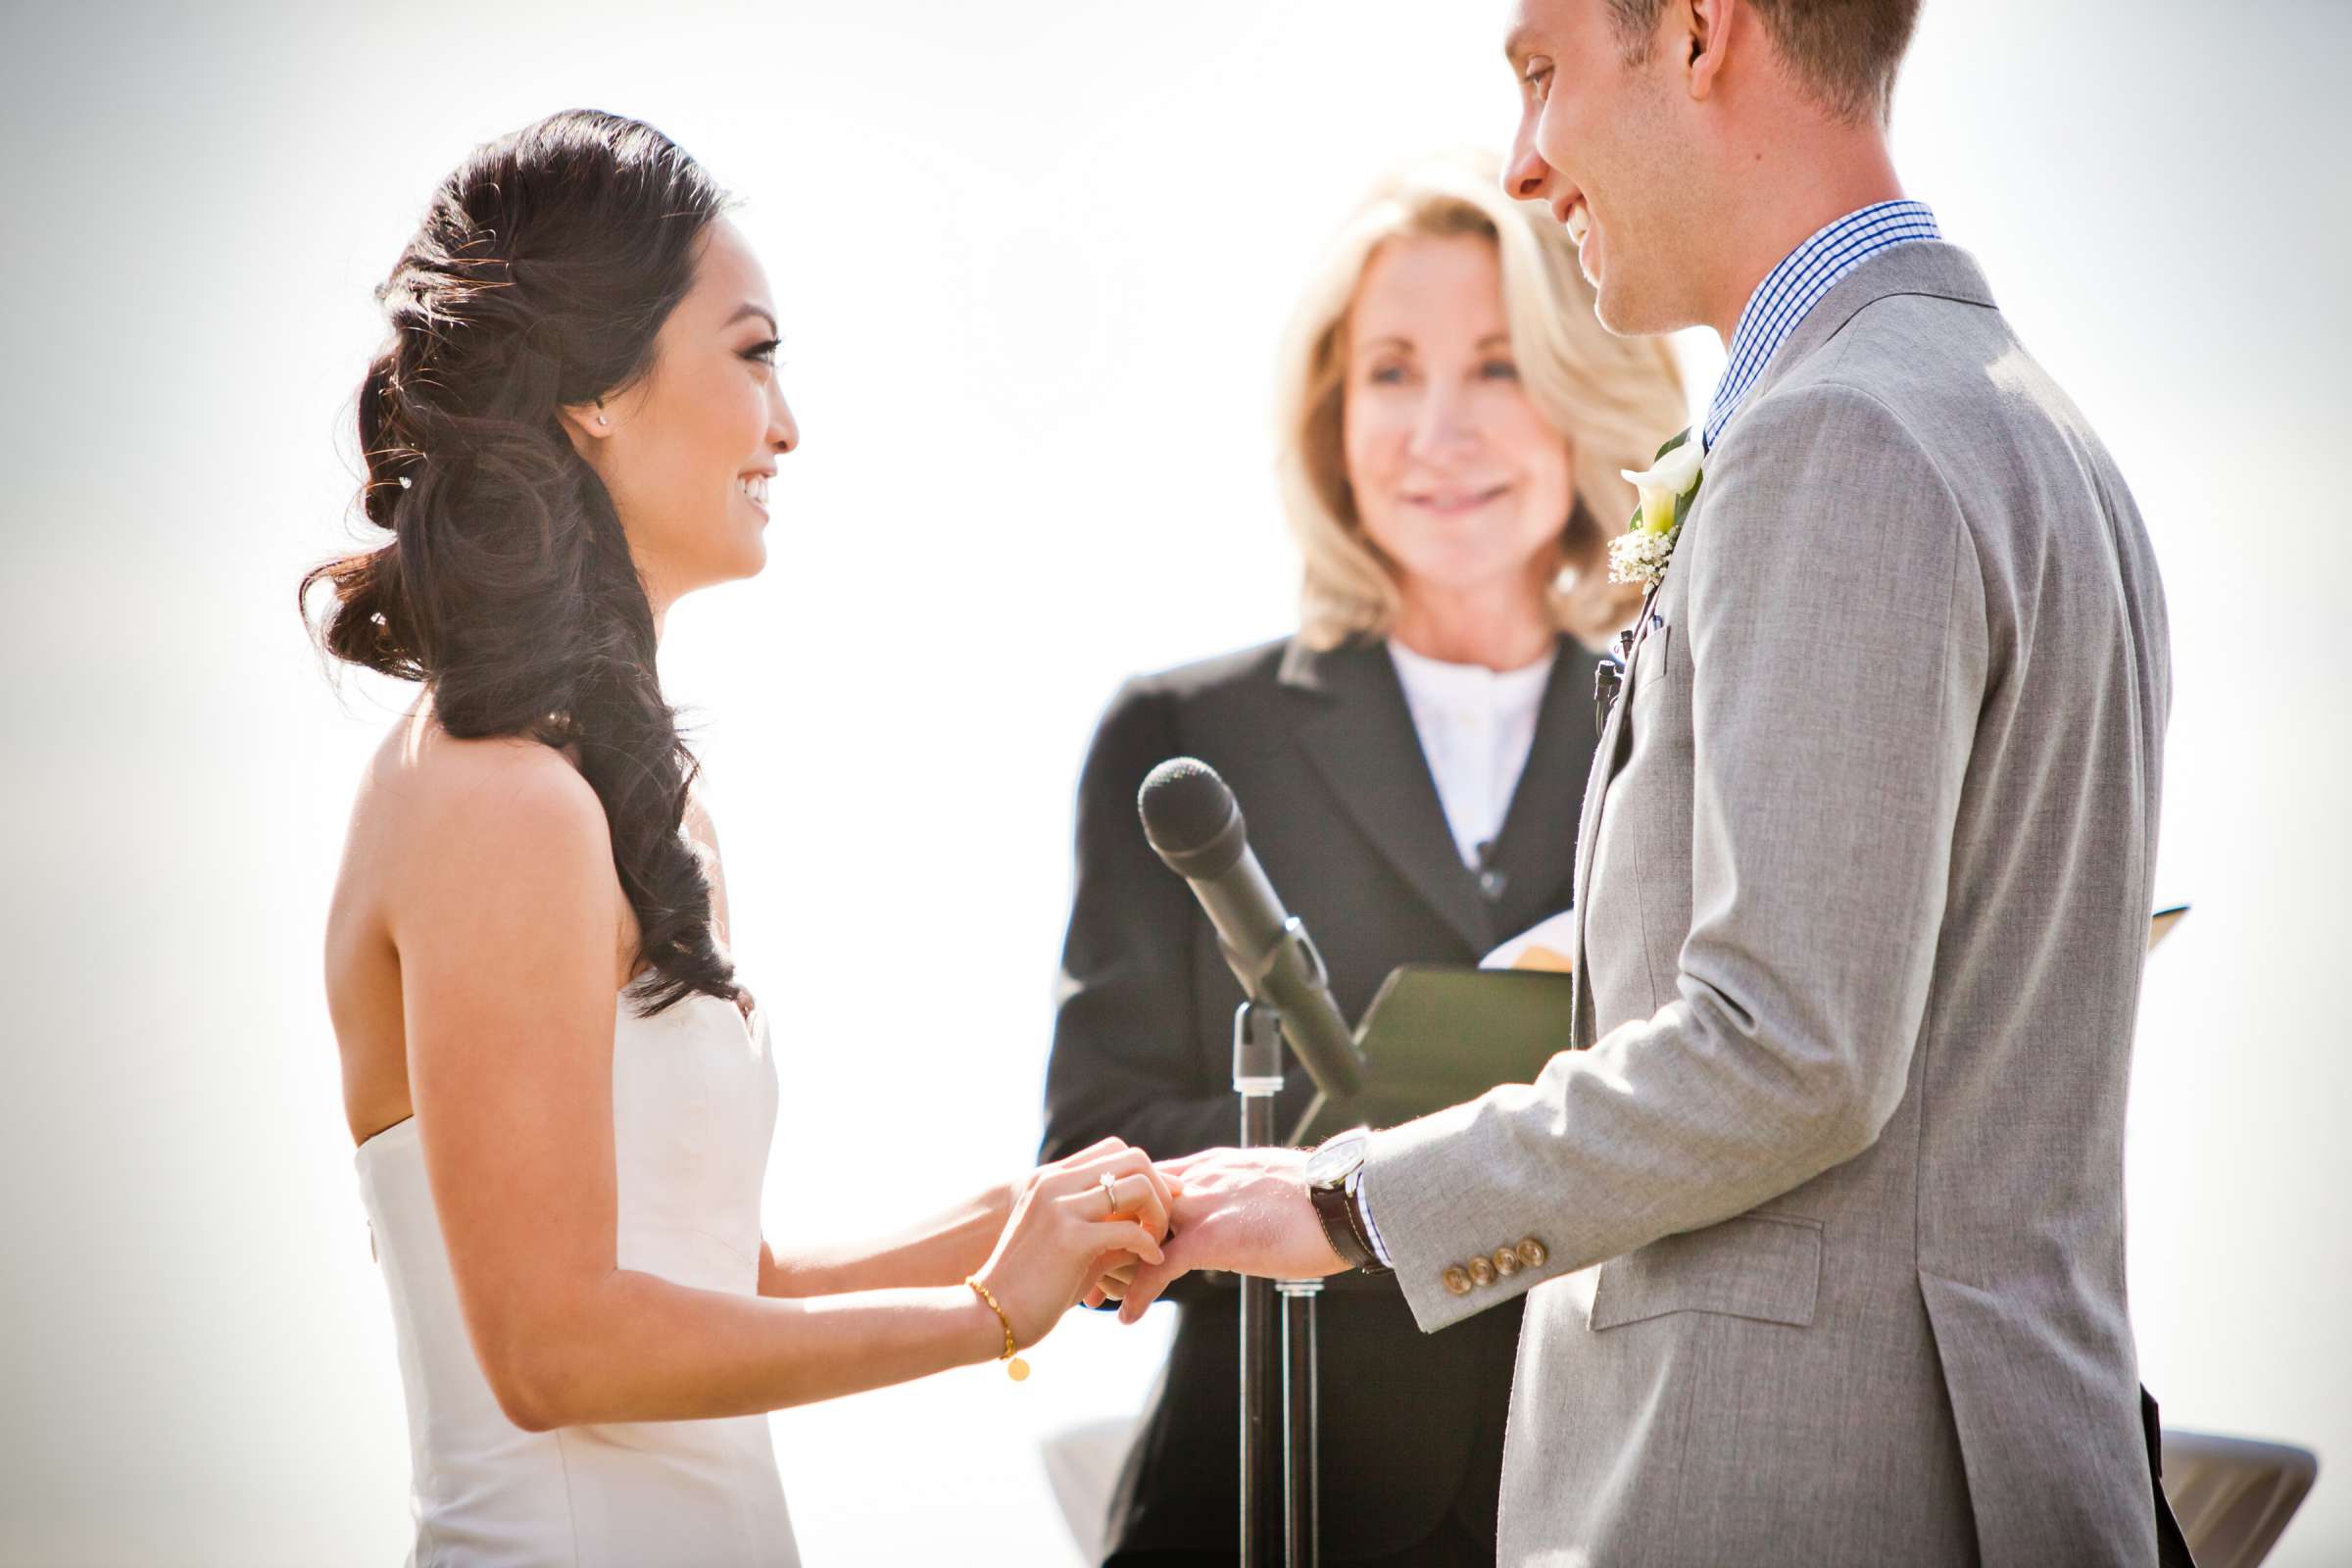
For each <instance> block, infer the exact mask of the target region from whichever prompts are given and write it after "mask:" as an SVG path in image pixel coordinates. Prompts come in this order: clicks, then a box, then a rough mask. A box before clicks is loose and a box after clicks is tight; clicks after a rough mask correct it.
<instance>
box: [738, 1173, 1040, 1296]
mask: <svg viewBox="0 0 2352 1568" xmlns="http://www.w3.org/2000/svg"><path fill="white" fill-rule="evenodd" d="M1017 1192H1018V1184H1016V1183H1013V1182H1005V1183H1003V1184H1001V1185H999V1186H996V1187H991V1188H989V1189H988V1190H987V1191H986V1192H981V1193H975V1194H973V1195H972V1196H971V1197H970V1198H967V1199H965V1200H964V1201H962V1202H960V1203H957V1204H956V1206H955V1207H953V1208H949V1209H944V1210H942V1211H941V1212H939V1213H937V1214H934V1215H932V1216H931V1217H930V1218H929V1219H926V1220H923V1221H922V1222H921V1223H919V1224H916V1225H911V1226H908V1227H907V1229H905V1230H903V1231H900V1232H898V1233H896V1234H895V1235H891V1236H887V1237H883V1238H881V1239H879V1240H876V1241H867V1242H836V1243H818V1244H801V1245H796V1246H794V1247H792V1248H791V1249H789V1250H779V1249H778V1248H777V1247H776V1245H775V1244H774V1243H772V1242H771V1243H766V1244H763V1245H762V1246H761V1248H760V1295H761V1296H777V1297H810V1296H836V1295H839V1294H841V1293H842V1292H845V1291H881V1290H893V1289H903V1288H909V1287H920V1286H927V1285H953V1286H955V1287H956V1288H957V1289H958V1290H961V1289H963V1288H964V1287H963V1280H964V1277H965V1276H966V1275H969V1274H974V1273H977V1272H978V1271H979V1268H980V1265H981V1264H983V1263H985V1262H987V1261H988V1254H989V1251H990V1250H991V1249H993V1248H994V1247H995V1246H996V1245H997V1238H998V1237H999V1236H1001V1235H1003V1234H1004V1231H1005V1219H1006V1217H1007V1216H1009V1215H1010V1214H1011V1213H1012V1203H1013V1198H1014V1196H1015V1195H1016V1193H1017Z"/></svg>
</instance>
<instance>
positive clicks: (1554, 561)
mask: <svg viewBox="0 0 2352 1568" xmlns="http://www.w3.org/2000/svg"><path fill="white" fill-rule="evenodd" d="M1277 403H1278V409H1279V412H1280V425H1279V430H1280V436H1281V442H1282V450H1281V453H1280V472H1281V479H1282V494H1283V502H1284V509H1285V511H1286V513H1287V515H1288V519H1289V522H1290V525H1291V528H1292V530H1293V532H1294V534H1295V535H1296V537H1297V540H1298V544H1299V553H1300V556H1301V558H1302V560H1303V564H1304V576H1303V585H1302V593H1301V615H1300V625H1299V631H1298V633H1297V634H1296V635H1295V636H1292V637H1288V638H1285V639H1283V640H1281V641H1278V642H1274V643H1271V644H1268V645H1265V646H1263V647H1258V648H1252V649H1249V650H1245V651H1243V652H1240V653H1236V654H1231V655H1228V656H1225V657H1223V658H1218V659H1212V660H1208V661H1206V662H1201V663H1196V664H1190V665H1187V666H1185V667H1182V668H1179V669H1174V670H1170V671H1166V672H1164V673H1161V674H1156V675H1149V676H1143V677H1139V678H1137V679H1134V680H1131V681H1129V682H1128V683H1127V684H1126V685H1125V686H1124V688H1122V689H1121V690H1120V692H1119V693H1118V695H1117V696H1116V697H1115V698H1114V699H1113V701H1112V703H1111V705H1110V708H1109V711H1107V713H1106V714H1105V715H1104V717H1103V721H1102V725H1101V728H1100V730H1099V731H1098V732H1097V734H1096V736H1095V740H1094V745H1093V748H1092V750H1091V752H1090V754H1089V756H1088V759H1087V761H1086V765H1085V769H1084V772H1083V774H1082V777H1081V780H1080V784H1079V792H1078V806H1077V868H1076V881H1075V893H1074V907H1073V908H1072V910H1071V914H1070V924H1069V933H1068V938H1067V942H1066V945H1065V947H1064V951H1063V956H1062V978H1061V986H1060V992H1059V1005H1058V1010H1057V1014H1056V1018H1055V1025H1054V1047H1053V1056H1052V1062H1051V1065H1050V1067H1049V1070H1048V1076H1047V1088H1046V1135H1045V1146H1044V1147H1045V1156H1046V1157H1047V1158H1053V1157H1055V1156H1057V1155H1059V1154H1062V1153H1065V1152H1069V1151H1071V1150H1074V1149H1078V1148H1082V1147H1084V1146H1085V1145H1087V1144H1089V1143H1091V1142H1093V1141H1094V1140H1096V1139H1098V1138H1102V1137H1103V1136H1106V1135H1110V1134H1116V1135H1118V1136H1119V1137H1122V1138H1124V1139H1127V1140H1128V1141H1129V1142H1131V1143H1134V1144H1136V1145H1138V1146H1140V1147H1142V1148H1144V1149H1146V1150H1148V1151H1150V1152H1152V1154H1153V1155H1154V1156H1157V1157H1162V1158H1165V1157H1170V1156H1173V1155H1177V1154H1181V1153H1185V1152H1191V1151H1194V1150H1199V1149H1202V1148H1206V1147H1210V1146H1214V1145H1221V1144H1230V1143H1231V1142H1232V1141H1233V1139H1234V1135H1235V1132H1236V1127H1237V1117H1238V1111H1237V1108H1236V1102H1235V1100H1234V1097H1233V1094H1232V1049H1233V1048H1232V1027H1233V1024H1232V1020H1233V1012H1234V1009H1235V1007H1236V1005H1238V1004H1239V1003H1240V1002H1241V1000H1242V995H1241V991H1240V988H1239V987H1238V986H1237V985H1236V983H1235V981H1234V978H1233V975H1232V973H1231V972H1230V970H1228V969H1227V967H1226V965H1225V962H1224V959H1223V958H1222V957H1221V956H1219V954H1218V951H1217V947H1216V942H1215V938H1214V935H1213V933H1212V931H1211V929H1210V927H1209V925H1208V923H1207V920H1206V919H1205V917H1204V916H1203V915H1202V914H1201V909H1200V907H1199V906H1198V904H1197V903H1196V902H1195V900H1194V898H1193V896H1192V894H1191V892H1190V891H1189V890H1188V889H1187V888H1186V886H1185V885H1184V883H1183V882H1182V881H1180V880H1179V879H1178V878H1176V877H1175V876H1173V875H1171V874H1170V873H1169V871H1168V869H1167V868H1166V867H1165V866H1164V865H1162V864H1161V863H1160V861H1159V860H1158V859H1157V858H1156V857H1155V856H1154V855H1153V854H1152V850H1151V848H1150V847H1149V846H1148V844H1147V843H1146V842H1145V839H1144V835H1143V832H1142V829H1141V827H1140V826H1139V824H1138V820H1137V815H1136V793H1137V790H1138V788H1139V786H1140V785H1141V784H1142V782H1143V778H1144V775H1145V774H1146V773H1147V772H1149V771H1150V770H1151V769H1152V766H1153V765H1154V764H1156V763H1158V762H1160V761H1162V760H1165V759H1167V758H1171V757H1176V756H1181V755H1190V756H1193V757H1198V758H1200V759H1201V760H1204V761H1206V762H1208V763H1209V764H1210V765H1211V766H1213V767H1214V768H1216V769H1217V770H1218V772H1219V773H1221V774H1222V775H1223V776H1224V778H1225V779H1226V780H1227V782H1229V783H1230V784H1231V785H1232V786H1233V789H1234V792H1235V794H1236V796H1237V797H1238V798H1239V800H1240V802H1241V804H1242V809H1243V810H1244V812H1245V814H1246V815H1247V817H1248V820H1249V825H1250V844H1251V846H1252V848H1253V849H1254V850H1255V851H1256V853H1257V855H1258V857H1259V858H1260V859H1261V861H1262V862H1263V863H1264V865H1265V868H1266V871H1267V874H1268V875H1269V877H1270V878H1271V879H1272V881H1273V883H1274V886H1275V887H1276V888H1277V889H1278V890H1279V891H1280V892H1281V894H1282V896H1283V897H1284V899H1285V900H1287V901H1288V903H1289V905H1290V907H1291V908H1292V910H1293V911H1294V912H1296V913H1298V914H1299V915H1300V916H1301V917H1303V918H1304V920H1305V922H1306V924H1307V926H1308V928H1309V929H1310V930H1311V931H1312V932H1313V933H1314V937H1315V941H1316V944H1317V946H1318V947H1319V948H1320V949H1321V951H1322V954H1323V956H1324V958H1325V960H1326V962H1327V964H1328V966H1329V968H1330V973H1331V984H1332V992H1333V995H1334V996H1335V997H1336V998H1337V1000H1338V1002H1339V1005H1340V1006H1341V1007H1342V1009H1343V1010H1344V1011H1346V1013H1347V1014H1348V1018H1349V1020H1350V1021H1354V1020H1356V1019H1358V1018H1360V1017H1361V1015H1362V1013H1363V1010H1364V1008H1365V1006H1366V1005H1368V1004H1369V1003H1370V1001H1371V1000H1372V997H1373V994H1374V992H1375V991H1376V990H1377V989H1378V988H1379V986H1380V984H1381V982H1382V980H1383V979H1385V978H1386V977H1387V975H1388V974H1389V972H1390V971H1391V970H1392V969H1393V968H1395V967H1396V966H1397V965H1398V964H1402V963H1408V962H1440V963H1463V964H1471V963H1476V962H1477V961H1478V959H1479V957H1480V956H1482V955H1483V954H1484V953H1485V952H1487V951H1488V950H1489V949H1490V948H1492V947H1493V946H1494V945H1495V944H1496V943H1497V942H1499V941H1501V940H1502V939H1504V938H1506V937H1508V936H1510V935H1512V934H1513V933H1515V932H1518V931H1520V930H1523V929H1525V928H1526V927H1528V926H1531V925H1533V924H1535V923H1536V922H1537V921H1539V920H1541V919H1543V918H1544V917H1545V916H1548V915H1551V914H1554V913H1557V912H1558V911H1559V910H1560V909H1562V908H1564V907H1566V906H1567V904H1568V903H1569V900H1570V896H1571V895H1570V888H1571V882H1572V878H1573V872H1574V865H1575V856H1576V829H1577V815H1578V811H1577V808H1578V803H1579V801H1580V800H1581V799H1582V796H1583V793H1584V787H1585V777H1586V772H1587V769H1588V767H1589V764H1590V762H1591V760H1592V755H1593V746H1594V743H1595V730H1594V721H1593V677H1594V671H1595V667H1596V664H1597V653H1596V651H1597V650H1599V649H1601V648H1603V647H1605V646H1606V645H1607V644H1608V642H1609V640H1610V639H1611V638H1612V637H1613V636H1614V634H1615V633H1616V632H1617V631H1618V629H1619V628H1620V627H1622V626H1623V625H1624V624H1625V623H1626V622H1627V621H1628V620H1630V619H1631V618H1632V616H1633V614H1634V613H1635V611H1636V609H1637V607H1638V605H1639V590H1638V589H1630V588H1628V587H1626V586H1624V585H1619V584H1611V583H1610V582H1609V581H1608V580H1607V566H1606V538H1607V536H1608V534H1610V533H1611V532H1614V531H1616V530H1618V529H1621V528H1622V527H1623V525H1624V520H1625V518H1626V517H1627V516H1628V515H1630V514H1631V512H1632V510H1633V508H1634V505H1635V497H1634V494H1633V492H1632V490H1631V489H1630V487H1628V486H1627V485H1626V484H1625V482H1624V480H1623V479H1622V478H1621V477H1620V470H1621V469H1627V468H1642V467H1646V466H1648V464H1649V461H1650V459H1651V457H1652V455H1653V453H1654V450H1655V443H1656V440H1657V432H1658V431H1661V430H1672V429H1676V428H1679V427H1680V426H1681V425H1682V424H1684V423H1686V422H1688V421H1687V410H1686V404H1685V398H1684V392H1683V387H1682V384H1681V381H1680V378H1679V376H1678V374H1677V372H1676V368H1675V365H1674V361H1673V358H1672V356H1671V354H1670V352H1669V350H1668V349H1667V347H1666V345H1665V344H1664V342H1663V341H1661V340H1655V339H1638V338H1618V337H1613V336H1611V335H1609V334H1608V333H1607V332H1606V331H1605V330H1604V329H1603V328H1602V327H1601V326H1600V325H1599V323H1598V322H1597V320H1596V319H1594V316H1593V296H1592V291H1591V288H1590V286H1589V285H1588V284H1587V283H1586V282H1585V280H1584V278H1583V276H1582V274H1581V273H1580V271H1579V270H1578V267H1577V261H1576V254H1575V250H1574V247H1573V246H1572V245H1571V243H1570V242H1569V240H1568V238H1567V236H1566V233H1565V231H1564V230H1563V229H1562V228H1561V227H1560V225H1558V224H1556V223H1553V222H1550V221H1547V219H1546V217H1545V215H1544V210H1543V209H1542V208H1540V207H1529V206H1524V205H1522V204H1519V203H1514V202H1512V201H1510V200H1509V199H1507V198H1506V197H1504V196H1503V195H1502V194H1501V188H1500V184H1499V181H1498V179H1497V177H1496V170H1495V167H1494V166H1493V164H1492V163H1482V161H1480V160H1477V159H1462V160H1446V161H1428V162H1422V163H1417V164H1413V165H1410V166H1407V167H1405V168H1402V169H1399V170H1397V171H1396V172H1393V173H1392V174H1391V175H1390V176H1389V177H1388V178H1387V179H1386V180H1384V181H1383V182H1382V183H1381V185H1380V186H1379V187H1378V188H1377V189H1375V190H1374V191H1373V192H1372V193H1371V195H1370V197H1369V199H1368V200H1367V201H1366V202H1365V203H1364V204H1363V205H1362V207H1361V208H1360V209H1359V210H1358V211H1357V212H1356V214H1355V215H1354V216H1353V217H1352V219H1351V220H1350V221H1348V223H1347V224H1346V226H1345V227H1344V228H1343V230H1342V231H1341V233H1340V235H1339V236H1338V238H1337V241H1336V243H1335V244H1334V246H1333V247H1332V248H1331V251H1330V253H1329V255H1328V257H1327V259H1326V261H1325V264H1324V266H1323V268H1322V270H1320V272H1319V273H1318V275H1317V276H1316V277H1315V278H1314V279H1313V280H1312V284H1311V286H1310V287H1309V288H1308V290H1307V292H1306V294H1305V297H1304V299H1303V300H1302V301H1301V303H1300V305H1299V309H1298V313H1297V317H1296V320H1295V323H1294V326H1293V329H1292V332H1291V334H1290V337H1289V340H1288V342H1287V344H1286V347H1285V349H1284V353H1283V357H1282V362H1281V368H1280V381H1279V387H1278V397H1277ZM1562 1029H1563V1031H1565V1029H1566V1020H1565V1019H1563V1020H1562ZM1431 1049H1443V1047H1442V1046H1441V1045H1438V1044H1436V1043H1433V1044H1432V1046H1431ZM1310 1094H1311V1085H1309V1084H1308V1082H1307V1080H1306V1078H1305V1075H1304V1074H1303V1073H1302V1072H1299V1071H1297V1070H1296V1069H1294V1070H1293V1071H1292V1072H1291V1075H1290V1081H1289V1084H1288V1085H1287V1086H1286V1089H1285V1091H1284V1096H1283V1099H1282V1101H1281V1102H1280V1103H1279V1105H1278V1109H1277V1114H1276V1125H1277V1126H1278V1127H1282V1128H1288V1127H1290V1126H1291V1125H1293V1124H1294V1123H1295V1122H1296V1121H1297V1119H1298V1118H1299V1114H1300V1112H1301V1111H1302V1110H1303V1108H1304V1106H1305V1104H1306V1102H1307V1099H1308V1098H1309V1095H1310ZM1176 1295H1177V1299H1178V1300H1179V1302H1180V1306H1179V1310H1180V1312H1181V1314H1182V1315H1181V1317H1180V1320H1179V1325H1178V1328H1177V1332H1176V1337H1175V1342H1174V1346H1173V1348H1172V1349H1171V1351H1170V1356H1169V1361H1168V1364H1167V1367H1166V1369H1165V1370H1164V1372H1163V1373H1162V1375H1161V1378H1160V1380H1159V1383H1158V1386H1157V1388H1156V1389H1155V1391H1154V1393H1153V1396H1152V1401H1151V1407H1150V1410H1149V1413H1148V1415H1147V1417H1146V1419H1145V1422H1144V1425H1143V1429H1142V1433H1141V1436H1140V1437H1139V1439H1138V1441H1137V1442H1136V1444H1135V1446H1134V1448H1133V1449H1132V1451H1131V1452H1130V1453H1129V1454H1128V1456H1127V1460H1126V1463H1125V1466H1124V1468H1123V1470H1122V1472H1121V1474H1120V1478H1119V1482H1118V1485H1117V1489H1116V1493H1115V1495H1114V1497H1113V1500H1112V1504H1111V1515H1110V1518H1109V1520H1108V1522H1107V1530H1106V1534H1105V1539H1106V1541H1107V1542H1108V1544H1109V1549H1110V1557H1109V1559H1108V1560H1109V1561H1111V1562H1113V1563H1125V1564H1143V1563H1212V1562H1231V1561H1234V1560H1236V1559H1237V1557H1238V1545H1237V1543H1238V1539H1239V1536H1238V1522H1237V1521H1238V1518H1239V1511H1240V1495H1239V1473H1238V1460H1237V1458H1236V1443H1237V1440H1238V1433H1239V1429H1240V1408H1239V1402H1238V1394H1237V1381H1238V1373H1239V1367H1238V1357H1239V1348H1238V1338H1239V1295H1238V1293H1237V1292H1236V1291H1234V1290H1233V1289H1232V1288H1231V1287H1230V1286H1229V1285H1227V1286H1222V1287H1220V1286H1217V1285H1213V1284H1206V1283H1202V1282H1199V1281H1192V1282H1188V1283H1187V1285H1185V1286H1183V1287H1180V1288H1179V1290H1178V1292H1177V1293H1176ZM1518 1332H1519V1313H1518V1310H1517V1308H1516V1307H1513V1308H1510V1309H1507V1310H1500V1311H1495V1312H1489V1313H1484V1314H1481V1315H1479V1316H1477V1317H1475V1318H1472V1319H1471V1320H1469V1321H1468V1322H1466V1323H1464V1324H1462V1325H1461V1326H1460V1327H1458V1328H1456V1329H1452V1330H1449V1331H1447V1332H1446V1333H1444V1334H1439V1335H1431V1336H1424V1335H1423V1334H1421V1333H1420V1332H1419V1330H1418V1329H1417V1328H1416V1327H1415V1326H1414V1323H1413V1319H1412V1315H1411V1314H1410V1312H1408V1311H1407V1310H1406V1308H1405V1306H1404V1303H1403V1301H1402V1299H1401V1298H1400V1297H1399V1296H1398V1294H1397V1289H1396V1286H1395V1285H1394V1283H1393V1282H1390V1281H1386V1280H1378V1281H1363V1282H1360V1283H1358V1282H1356V1281H1353V1280H1350V1281H1348V1282H1347V1283H1344V1284H1342V1283H1338V1282H1335V1288H1334V1289H1333V1290H1332V1291H1330V1292H1328V1293H1327V1294H1326V1295H1325V1296H1324V1297H1323V1298H1322V1304H1321V1310H1320V1335H1321V1342H1322V1362H1321V1397H1322V1419H1321V1444H1322V1509H1321V1514H1322V1544H1323V1552H1324V1555H1325V1556H1326V1557H1327V1558H1328V1559H1330V1560H1332V1561H1336V1562H1378V1563H1394V1564H1404V1563H1411V1564H1414V1565H1416V1568H1428V1565H1446V1564H1469V1563H1492V1562H1493V1561H1494V1560H1495V1504H1496V1495H1497V1488H1498V1482H1499V1475H1500V1468H1501V1456H1502V1439H1503V1420H1504V1414H1505V1410H1506V1408H1507V1406H1508V1401H1509V1394H1510V1384H1511V1370H1512V1363H1513V1357H1514V1354H1515V1350H1516V1347H1517V1341H1518Z"/></svg>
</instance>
